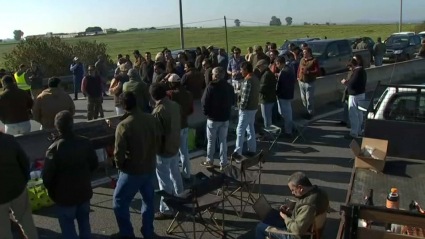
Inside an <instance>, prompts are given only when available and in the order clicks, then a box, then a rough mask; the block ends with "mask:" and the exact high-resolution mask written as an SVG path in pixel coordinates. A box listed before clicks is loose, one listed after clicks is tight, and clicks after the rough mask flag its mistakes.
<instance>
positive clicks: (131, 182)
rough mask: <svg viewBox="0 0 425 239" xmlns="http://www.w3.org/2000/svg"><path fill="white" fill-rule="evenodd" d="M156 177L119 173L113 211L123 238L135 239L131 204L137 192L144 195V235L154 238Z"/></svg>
mask: <svg viewBox="0 0 425 239" xmlns="http://www.w3.org/2000/svg"><path fill="white" fill-rule="evenodd" d="M154 177H155V176H154V174H153V173H152V174H142V175H130V174H126V173H123V172H120V173H119V177H118V181H117V187H116V188H115V191H114V196H113V209H114V213H115V218H116V220H117V224H118V228H119V230H120V235H121V236H123V237H134V230H133V226H132V225H131V221H130V204H131V201H132V200H133V198H134V196H135V195H136V193H137V192H140V194H141V195H142V209H141V213H142V219H143V220H142V234H143V236H144V237H151V236H153V234H154V230H153V220H154V212H155V210H154V207H155V206H154V185H153V184H154V179H155V178H154Z"/></svg>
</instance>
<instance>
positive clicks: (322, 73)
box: [320, 68, 326, 76]
mask: <svg viewBox="0 0 425 239" xmlns="http://www.w3.org/2000/svg"><path fill="white" fill-rule="evenodd" d="M320 74H321V76H325V75H326V71H325V69H323V68H320Z"/></svg>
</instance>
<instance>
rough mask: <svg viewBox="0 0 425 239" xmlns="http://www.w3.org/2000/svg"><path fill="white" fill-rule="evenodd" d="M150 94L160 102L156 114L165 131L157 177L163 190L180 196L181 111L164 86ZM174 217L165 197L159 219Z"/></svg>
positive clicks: (152, 90) (153, 87)
mask: <svg viewBox="0 0 425 239" xmlns="http://www.w3.org/2000/svg"><path fill="white" fill-rule="evenodd" d="M149 92H150V94H151V96H152V98H153V100H154V101H155V103H156V106H155V109H154V110H153V112H152V114H153V115H154V116H155V118H156V119H157V120H158V123H159V124H160V125H161V127H162V129H163V130H164V134H163V136H162V144H161V150H160V151H159V152H158V154H157V156H156V164H157V165H156V175H157V177H158V182H159V189H160V190H164V191H165V192H167V193H169V194H174V195H178V194H180V193H181V192H182V191H183V182H182V177H181V174H180V169H179V158H178V153H179V148H180V127H181V115H180V112H181V108H180V105H179V104H177V103H176V102H173V101H171V100H170V99H169V98H168V97H167V93H166V91H165V87H164V85H163V84H162V83H155V84H152V85H151V86H150V88H149ZM171 218H173V214H172V212H171V210H170V209H169V208H168V206H167V205H166V204H165V202H164V198H162V197H161V201H160V203H159V212H157V213H155V219H157V220H163V219H171Z"/></svg>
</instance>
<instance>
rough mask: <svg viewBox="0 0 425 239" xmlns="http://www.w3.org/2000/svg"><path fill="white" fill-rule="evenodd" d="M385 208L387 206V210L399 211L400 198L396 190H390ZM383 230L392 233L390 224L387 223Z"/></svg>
mask: <svg viewBox="0 0 425 239" xmlns="http://www.w3.org/2000/svg"><path fill="white" fill-rule="evenodd" d="M386 206H387V208H392V209H399V208H400V198H399V195H398V190H397V188H391V192H390V193H389V194H388V197H387V203H386ZM385 229H386V230H387V231H392V230H391V223H388V224H387V225H386V226H385Z"/></svg>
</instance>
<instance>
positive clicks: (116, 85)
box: [109, 64, 130, 115]
mask: <svg viewBox="0 0 425 239" xmlns="http://www.w3.org/2000/svg"><path fill="white" fill-rule="evenodd" d="M129 70H130V67H129V66H128V65H127V64H122V65H120V73H119V74H118V75H117V76H116V77H115V78H114V79H112V81H111V86H110V87H109V93H110V94H113V95H114V102H115V111H116V112H117V115H122V114H124V110H123V109H122V107H121V104H120V101H119V97H120V95H121V94H122V91H123V85H124V83H125V82H127V81H129V77H128V75H127V73H128V71H129Z"/></svg>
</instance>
